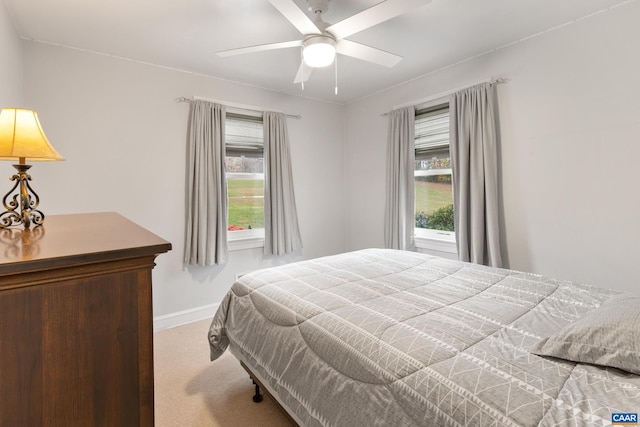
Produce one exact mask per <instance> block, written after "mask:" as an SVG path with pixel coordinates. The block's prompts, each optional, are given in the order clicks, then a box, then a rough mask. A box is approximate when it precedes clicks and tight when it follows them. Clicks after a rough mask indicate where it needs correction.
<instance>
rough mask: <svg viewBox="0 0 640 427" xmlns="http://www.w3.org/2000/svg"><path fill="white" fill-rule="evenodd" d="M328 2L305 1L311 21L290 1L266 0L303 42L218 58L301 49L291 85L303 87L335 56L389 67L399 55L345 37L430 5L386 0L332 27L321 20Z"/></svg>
mask: <svg viewBox="0 0 640 427" xmlns="http://www.w3.org/2000/svg"><path fill="white" fill-rule="evenodd" d="M330 1H331V0H307V3H308V5H309V11H311V12H313V14H314V16H315V19H314V20H313V21H312V20H311V19H310V18H309V17H308V16H307V15H306V14H305V13H304V12H303V11H302V10H301V9H300V8H299V7H298V6H297V5H296V4H295V3H294V2H293V0H269V2H270V3H271V4H272V5H273V6H274V7H275V8H276V9H278V11H279V12H280V13H282V14H283V15H284V17H285V18H287V19H288V20H289V21H290V22H291V23H292V24H293V25H294V26H295V27H296V28H297V29H298V31H300V33H302V35H303V38H302V40H292V41H287V42H280V43H269V44H261V45H256V46H248V47H242V48H238V49H229V50H223V51H220V52H218V56H223V57H224V56H232V55H240V54H244V53H252V52H261V51H266V50H273V49H284V48H290V47H302V61H301V64H300V68H298V73H297V74H296V77H295V79H294V81H293V82H294V83H301V82H302V83H303V85H304V82H305V81H307V80H308V79H309V77H310V76H311V72H312V71H313V69H314V68H321V67H326V66H328V65H331V64H332V63H333V62H334V60H335V56H336V53H339V54H342V55H347V56H351V57H354V58H358V59H361V60H364V61H368V62H372V63H374V64H379V65H384V66H386V67H389V68H391V67H393V66H394V65H396V64H397V63H398V62H399V61H400V60H401V59H402V57H401V56H398V55H395V54H393V53H389V52H386V51H384V50H380V49H376V48H374V47H370V46H367V45H364V44H360V43H356V42H352V41H349V40H346V39H345V37H348V36H350V35H352V34H355V33H357V32H360V31H362V30H365V29H367V28H369V27H372V26H374V25H377V24H380V23H382V22H384V21H387V20H389V19H391V18H394V17H396V16H398V15H402V14H404V13H406V12H408V11H409V10H411V9H414V8H417V7H419V6H422V5H424V4H427V3H429V2H431V0H386V1H382V2H381V3H378V4H376V5H375V6H372V7H370V8H369V9H366V10H364V11H363V12H360V13H357V14H355V15H353V16H351V17H349V18H346V19H344V20H342V21H340V22H338V23H336V24H332V25H331V24H328V23H326V22H324V21H323V20H322V14H323V13H325V12H326V11H327V10H328V9H329V2H330Z"/></svg>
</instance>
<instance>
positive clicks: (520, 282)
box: [208, 249, 640, 426]
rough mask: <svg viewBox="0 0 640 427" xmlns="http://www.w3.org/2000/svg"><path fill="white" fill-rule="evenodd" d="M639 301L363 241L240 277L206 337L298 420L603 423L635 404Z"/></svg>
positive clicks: (639, 370)
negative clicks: (330, 253) (334, 252)
mask: <svg viewBox="0 0 640 427" xmlns="http://www.w3.org/2000/svg"><path fill="white" fill-rule="evenodd" d="M638 307H640V298H638V297H637V296H634V295H632V294H625V293H622V292H619V291H614V290H609V289H602V288H597V287H591V286H587V285H582V284H576V283H570V282H566V281H560V280H555V279H553V278H549V277H544V276H540V275H533V274H527V273H522V272H518V271H512V270H506V269H497V268H490V267H486V266H479V265H476V264H469V263H464V262H460V261H454V260H449V259H444V258H439V257H434V256H430V255H426V254H420V253H415V252H407V251H396V250H387V249H366V250H360V251H354V252H349V253H345V254H340V255H335V256H329V257H323V258H318V259H314V260H308V261H302V262H297V263H291V264H287V265H283V266H280V267H274V268H269V269H264V270H259V271H256V272H253V273H250V274H246V275H244V276H242V277H241V278H240V279H239V280H238V281H236V282H235V283H234V284H233V286H232V287H231V289H230V291H229V292H228V293H227V295H226V296H225V298H224V300H223V301H222V302H221V304H220V307H219V308H218V311H217V312H216V314H215V316H214V318H213V321H212V323H211V328H210V330H209V334H208V338H209V343H210V349H211V359H212V360H215V359H216V358H217V357H219V356H220V355H221V354H222V353H223V352H224V351H225V350H226V349H227V348H228V349H229V350H230V351H231V352H232V353H233V354H234V355H235V356H236V357H237V358H238V359H239V360H240V361H241V363H242V364H243V365H244V366H246V368H247V369H248V370H249V372H250V374H251V376H252V378H254V380H256V381H258V382H259V383H260V384H261V385H263V386H264V387H265V388H266V389H267V390H268V392H269V393H270V394H271V395H272V396H273V397H274V398H275V399H276V401H277V402H278V403H279V404H280V405H281V406H282V407H283V408H284V410H286V412H287V413H288V414H289V415H290V417H291V418H292V419H293V420H294V421H295V422H296V423H297V424H299V425H301V426H537V425H540V426H609V425H612V423H614V425H615V422H616V421H618V420H621V419H623V418H621V417H623V416H624V417H626V418H624V419H626V420H633V416H634V414H637V412H638V411H639V410H640V350H639V348H640V344H639V343H640V332H639V331H640V308H638ZM621 414H622V415H621ZM636 419H637V415H636ZM620 425H621V424H620ZM626 425H629V424H626ZM632 425H637V422H636V423H635V424H632Z"/></svg>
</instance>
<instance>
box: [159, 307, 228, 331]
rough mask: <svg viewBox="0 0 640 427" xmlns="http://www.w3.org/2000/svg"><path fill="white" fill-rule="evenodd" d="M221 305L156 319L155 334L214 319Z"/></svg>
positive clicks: (197, 308)
mask: <svg viewBox="0 0 640 427" xmlns="http://www.w3.org/2000/svg"><path fill="white" fill-rule="evenodd" d="M219 305H220V303H219V302H217V303H215V304H209V305H205V306H202V307H196V308H192V309H189V310H183V311H177V312H175V313H169V314H165V315H162V316H157V317H154V318H153V332H158V331H161V330H163V329H169V328H175V327H176V326H180V325H186V324H187V323H192V322H197V321H198V320H204V319H212V318H213V315H214V314H216V310H218V306H219Z"/></svg>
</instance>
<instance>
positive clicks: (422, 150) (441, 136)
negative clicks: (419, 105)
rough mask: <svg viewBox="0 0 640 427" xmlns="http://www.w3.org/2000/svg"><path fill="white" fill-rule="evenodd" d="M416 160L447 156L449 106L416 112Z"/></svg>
mask: <svg viewBox="0 0 640 427" xmlns="http://www.w3.org/2000/svg"><path fill="white" fill-rule="evenodd" d="M415 126H416V127H415V150H416V160H426V159H431V158H433V157H438V158H440V157H442V156H445V155H446V157H448V156H449V106H448V105H447V106H444V107H442V106H440V107H436V109H430V110H426V111H417V112H416V122H415Z"/></svg>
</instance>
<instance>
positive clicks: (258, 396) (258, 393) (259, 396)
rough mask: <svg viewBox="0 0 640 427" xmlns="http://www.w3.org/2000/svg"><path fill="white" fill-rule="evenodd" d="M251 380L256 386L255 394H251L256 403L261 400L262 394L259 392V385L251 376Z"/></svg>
mask: <svg viewBox="0 0 640 427" xmlns="http://www.w3.org/2000/svg"><path fill="white" fill-rule="evenodd" d="M251 381H253V385H255V386H256V394H254V395H253V401H254V402H256V403H259V402H262V394H260V386H259V385H258V383H257V382H255V380H254V379H253V378H252V379H251Z"/></svg>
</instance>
